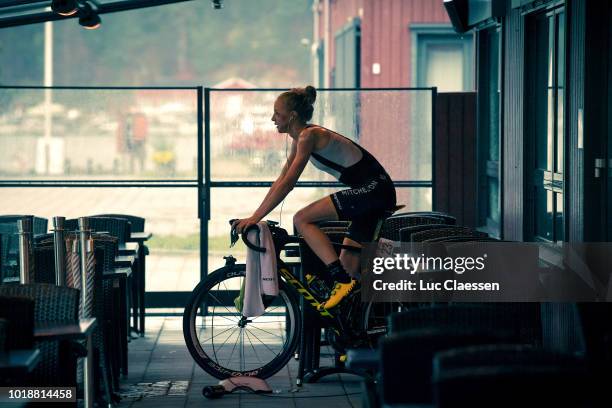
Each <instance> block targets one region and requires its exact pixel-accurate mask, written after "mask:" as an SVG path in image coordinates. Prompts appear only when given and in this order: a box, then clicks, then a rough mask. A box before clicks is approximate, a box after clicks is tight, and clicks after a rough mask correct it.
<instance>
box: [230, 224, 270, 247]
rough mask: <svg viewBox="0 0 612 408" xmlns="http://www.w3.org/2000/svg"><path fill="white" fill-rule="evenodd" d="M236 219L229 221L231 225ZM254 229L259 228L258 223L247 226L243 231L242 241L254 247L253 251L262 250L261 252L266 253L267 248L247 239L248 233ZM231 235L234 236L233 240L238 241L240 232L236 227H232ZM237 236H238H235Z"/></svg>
mask: <svg viewBox="0 0 612 408" xmlns="http://www.w3.org/2000/svg"><path fill="white" fill-rule="evenodd" d="M234 221H236V219H233V220H230V221H229V223H230V225H232V224H233V223H234ZM254 229H259V227H258V226H257V224H253V225H250V226H249V227H247V228H246V229H245V230H244V231H242V242H244V244H245V245H246V246H247V247H248V248H250V249H252V250H253V251H257V252H261V253H265V252H266V248H262V247H258V246H257V245H254V244H252V243H251V242H250V241H249V240H248V239H247V235H248V233H249V232H250V231H252V230H254ZM231 236H232V242H236V241H237V240H238V239H237V238H238V237H237V236H238V233H237V232H236V230H235V229H234V228H232V231H231ZM234 237H236V238H234Z"/></svg>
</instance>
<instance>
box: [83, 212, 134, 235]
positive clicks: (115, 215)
mask: <svg viewBox="0 0 612 408" xmlns="http://www.w3.org/2000/svg"><path fill="white" fill-rule="evenodd" d="M92 217H96V218H97V217H104V218H123V219H126V220H128V221H129V223H130V224H131V232H144V230H145V219H144V218H142V217H138V216H136V215H129V214H97V215H92Z"/></svg>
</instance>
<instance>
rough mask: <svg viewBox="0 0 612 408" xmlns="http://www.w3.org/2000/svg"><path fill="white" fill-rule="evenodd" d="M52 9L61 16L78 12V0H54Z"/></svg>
mask: <svg viewBox="0 0 612 408" xmlns="http://www.w3.org/2000/svg"><path fill="white" fill-rule="evenodd" d="M51 10H53V12H54V13H57V14H59V15H60V16H71V15H73V14H74V13H76V12H77V2H76V0H52V1H51Z"/></svg>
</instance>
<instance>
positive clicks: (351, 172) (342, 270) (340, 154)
mask: <svg viewBox="0 0 612 408" xmlns="http://www.w3.org/2000/svg"><path fill="white" fill-rule="evenodd" d="M316 95H317V93H316V90H315V88H313V87H312V86H307V87H306V88H294V89H292V90H290V91H287V92H283V93H282V94H280V96H279V97H278V98H277V99H276V102H275V103H274V114H273V115H272V121H273V122H274V124H275V125H276V128H277V130H278V132H279V133H287V134H289V136H290V137H291V139H293V141H292V144H291V153H290V155H289V157H288V158H287V162H286V163H285V166H284V167H283V169H282V171H281V174H280V176H279V177H278V178H277V180H276V181H275V182H274V184H272V186H271V187H270V190H269V191H268V193H267V194H266V197H265V198H264V200H263V201H262V203H261V204H260V205H259V207H258V208H257V210H255V212H254V213H253V215H251V216H250V217H249V218H244V219H241V220H237V221H236V222H235V223H234V225H233V226H234V228H236V229H237V231H238V232H242V231H243V230H244V229H245V228H247V227H248V226H250V225H253V224H256V223H257V222H259V221H260V220H261V219H262V218H264V217H265V216H266V215H267V214H268V213H270V212H271V211H272V210H273V209H274V208H275V207H276V206H277V205H278V204H279V203H280V202H281V201H283V200H284V199H285V197H286V196H287V194H289V192H290V191H291V190H292V189H293V187H294V186H295V184H296V182H297V181H298V179H299V177H300V175H301V174H302V171H303V170H304V167H305V166H306V164H307V163H308V161H311V162H312V163H313V165H314V166H315V167H317V168H318V169H320V170H322V171H324V172H326V173H329V174H331V175H332V176H333V177H335V178H337V179H338V180H339V181H340V182H341V183H343V184H345V185H347V186H348V187H349V189H347V190H341V191H338V192H336V193H334V194H331V195H329V196H327V197H324V198H321V199H320V200H317V201H315V202H313V203H311V204H309V205H308V206H306V207H304V208H302V209H301V210H300V211H298V212H297V213H296V214H295V216H294V218H293V222H294V225H295V227H296V228H297V230H298V231H299V233H300V234H301V235H302V236H303V237H304V239H305V241H306V243H307V244H308V245H309V246H310V248H311V249H312V250H313V252H314V253H315V254H316V255H317V256H318V257H319V258H320V259H321V260H322V261H323V263H324V264H325V265H327V271H328V273H329V275H328V276H327V277H324V278H325V279H326V280H327V282H328V284H329V285H330V289H332V290H331V294H330V295H329V297H328V299H327V300H326V302H325V303H324V305H323V306H324V307H325V308H326V309H330V308H332V307H334V306H336V305H337V304H338V303H340V301H341V300H342V299H343V298H344V297H346V296H347V295H348V294H349V293H350V292H351V291H352V290H353V288H354V287H355V285H356V280H355V279H354V278H353V277H356V276H357V274H358V267H359V253H358V252H355V251H349V250H345V249H343V250H342V251H341V253H340V257H338V255H336V251H335V250H334V248H333V246H332V244H331V242H330V241H329V238H328V237H327V236H326V235H325V233H323V232H322V231H321V230H320V229H319V228H318V227H317V225H316V223H317V222H319V221H330V220H350V221H352V222H351V225H350V227H349V232H348V237H347V238H345V239H344V242H343V244H344V245H352V246H356V247H361V246H362V245H361V242H367V241H371V240H372V239H373V236H374V232H375V231H374V230H375V228H376V225H377V221H378V219H379V218H380V216H381V215H382V214H383V213H384V212H385V211H388V210H392V209H393V208H394V207H395V187H394V186H393V182H392V181H391V178H390V177H389V175H388V174H387V172H386V171H385V169H384V168H383V167H382V166H381V165H380V163H379V162H378V161H377V160H376V159H375V158H374V157H373V156H372V155H371V154H370V153H368V152H367V151H366V150H365V149H364V148H363V147H361V146H359V145H358V144H357V143H355V142H353V141H351V140H350V139H348V138H346V137H344V136H342V135H341V134H339V133H337V132H334V131H332V130H329V129H326V128H324V127H323V126H319V125H315V124H309V123H308V121H309V120H310V119H311V118H312V113H313V110H314V109H313V104H314V102H315V99H316Z"/></svg>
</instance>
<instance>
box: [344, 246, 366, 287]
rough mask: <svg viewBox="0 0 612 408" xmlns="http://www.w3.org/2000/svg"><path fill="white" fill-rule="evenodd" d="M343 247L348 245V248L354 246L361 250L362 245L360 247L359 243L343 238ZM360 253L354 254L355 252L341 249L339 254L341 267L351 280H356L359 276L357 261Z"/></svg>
mask: <svg viewBox="0 0 612 408" xmlns="http://www.w3.org/2000/svg"><path fill="white" fill-rule="evenodd" d="M342 244H343V245H350V246H354V247H357V248H363V245H361V244H360V243H359V242H357V241H354V240H352V239H350V238H344V240H343V241H342ZM360 255H361V252H356V251H350V250H348V249H343V250H342V251H341V252H340V262H341V263H342V266H344V270H346V273H348V274H349V275H351V278H353V279H357V278H358V276H359V259H360V257H359V256H360Z"/></svg>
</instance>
